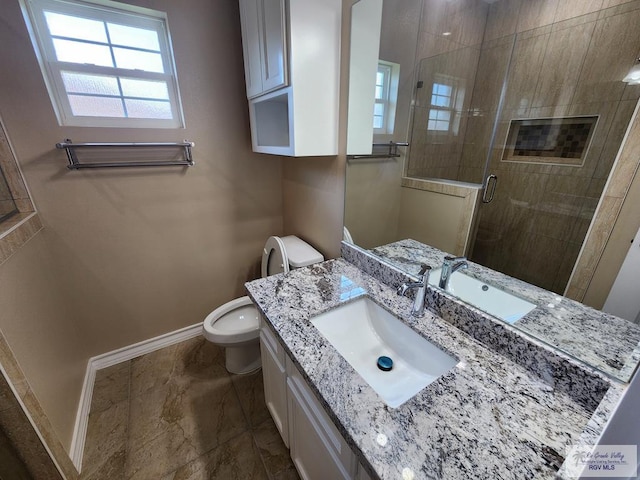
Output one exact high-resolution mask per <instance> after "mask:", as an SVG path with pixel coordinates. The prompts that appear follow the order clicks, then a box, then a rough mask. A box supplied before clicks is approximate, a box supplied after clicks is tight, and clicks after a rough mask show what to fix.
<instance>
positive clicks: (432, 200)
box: [398, 178, 479, 256]
mask: <svg viewBox="0 0 640 480" xmlns="http://www.w3.org/2000/svg"><path fill="white" fill-rule="evenodd" d="M401 191H402V193H401V195H402V196H401V202H402V209H401V210H400V217H399V221H398V237H399V238H412V239H414V240H418V241H419V242H422V243H426V244H427V245H433V246H434V247H436V248H439V249H440V250H444V251H445V252H449V253H452V254H454V255H459V256H461V255H467V254H468V251H469V248H471V237H472V235H473V226H474V225H473V221H474V215H475V213H474V212H475V210H476V208H477V204H478V200H479V190H478V189H477V188H472V187H470V186H465V185H461V184H459V185H454V184H450V183H446V182H431V181H423V180H417V179H410V178H404V179H403V180H402V189H401Z"/></svg>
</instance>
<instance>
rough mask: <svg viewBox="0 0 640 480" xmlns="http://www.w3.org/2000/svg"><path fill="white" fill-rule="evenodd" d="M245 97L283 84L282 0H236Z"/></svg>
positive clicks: (283, 31) (254, 95) (284, 18)
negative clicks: (242, 55)
mask: <svg viewBox="0 0 640 480" xmlns="http://www.w3.org/2000/svg"><path fill="white" fill-rule="evenodd" d="M240 24H241V27H242V38H243V41H242V46H243V53H244V69H245V77H246V83H247V97H248V98H253V97H256V96H258V95H262V94H263V93H267V92H270V91H271V90H275V89H277V88H281V87H284V86H286V85H287V46H286V39H287V35H286V11H285V0H240Z"/></svg>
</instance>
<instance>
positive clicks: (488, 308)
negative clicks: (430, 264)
mask: <svg viewBox="0 0 640 480" xmlns="http://www.w3.org/2000/svg"><path fill="white" fill-rule="evenodd" d="M440 271H441V269H440V268H439V269H437V270H432V271H431V275H430V276H429V284H430V285H434V286H438V282H439V281H440ZM447 292H448V293H451V294H452V295H454V296H456V297H457V298H459V299H460V300H462V301H463V302H466V303H469V304H471V305H473V306H474V307H477V308H479V309H480V310H482V311H484V312H487V313H488V314H489V315H493V316H494V317H497V318H499V319H501V320H504V321H505V322H507V323H514V322H516V321H517V320H520V319H521V318H522V317H524V316H525V315H526V314H527V313H529V312H530V311H531V310H533V309H534V308H536V306H535V304H533V303H531V302H527V301H526V300H523V299H521V298H519V297H516V296H515V295H511V294H510V293H507V292H505V291H504V290H500V289H499V288H496V287H493V286H491V285H488V284H486V283H484V282H482V281H481V280H477V279H475V278H473V277H470V276H468V275H465V274H464V273H462V272H459V271H458V272H455V273H454V274H453V275H451V277H450V278H449V286H448V287H447Z"/></svg>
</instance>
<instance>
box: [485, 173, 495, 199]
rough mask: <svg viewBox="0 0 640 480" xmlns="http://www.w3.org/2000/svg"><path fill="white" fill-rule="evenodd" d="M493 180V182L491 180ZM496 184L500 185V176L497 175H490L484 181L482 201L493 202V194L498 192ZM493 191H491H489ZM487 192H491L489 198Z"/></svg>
mask: <svg viewBox="0 0 640 480" xmlns="http://www.w3.org/2000/svg"><path fill="white" fill-rule="evenodd" d="M491 180H493V182H491ZM490 184H491V190H489V185H490ZM496 185H498V177H497V176H496V175H489V176H488V177H487V180H486V181H485V182H484V190H483V192H482V203H491V200H493V195H494V194H495V193H496ZM489 192H491V193H489ZM487 193H489V195H488V197H489V198H487Z"/></svg>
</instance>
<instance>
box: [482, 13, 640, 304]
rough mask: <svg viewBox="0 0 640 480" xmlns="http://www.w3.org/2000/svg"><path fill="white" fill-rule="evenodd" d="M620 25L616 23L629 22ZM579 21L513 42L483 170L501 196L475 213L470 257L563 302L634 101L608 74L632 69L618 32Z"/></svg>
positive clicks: (636, 43)
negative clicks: (494, 178) (621, 50)
mask: <svg viewBox="0 0 640 480" xmlns="http://www.w3.org/2000/svg"><path fill="white" fill-rule="evenodd" d="M622 17H624V16H622V15H621V16H619V17H616V18H615V20H616V22H625V21H631V20H625V19H624V18H622ZM583 20H584V21H583V22H582V23H580V22H576V24H575V25H572V26H567V27H566V28H562V29H560V28H559V27H558V28H557V29H556V28H552V29H551V30H549V29H545V28H539V29H534V30H531V31H527V32H523V33H519V34H517V35H516V37H515V43H514V44H513V49H512V53H511V56H510V59H509V61H508V68H507V74H506V75H505V77H504V78H505V83H504V84H503V86H502V97H503V98H502V99H501V102H500V103H501V105H500V107H501V108H499V109H498V111H497V112H496V114H495V115H496V116H495V122H496V123H495V125H494V131H493V135H492V140H491V144H490V147H489V149H488V152H489V154H488V161H487V167H486V169H485V177H486V175H488V174H489V173H491V174H494V175H496V176H497V179H498V180H497V185H496V189H495V195H494V198H493V200H492V201H491V202H490V203H483V204H482V205H481V207H480V209H479V217H478V222H477V225H478V228H477V233H476V239H475V242H474V244H473V248H472V250H471V252H470V258H471V259H472V260H473V261H475V262H477V263H480V264H482V265H485V266H487V267H489V268H492V269H494V270H498V271H501V272H504V273H506V274H508V275H511V276H513V277H516V278H519V279H521V280H524V281H526V282H528V283H532V284H534V285H538V286H540V287H542V288H545V289H547V290H551V291H554V292H557V293H559V294H563V293H564V291H565V288H566V286H567V283H568V280H569V277H570V276H571V272H572V270H573V267H574V264H575V262H576V259H577V257H578V255H579V253H580V249H581V246H582V243H583V242H584V239H585V236H586V233H587V230H588V228H589V225H590V223H591V220H592V218H593V215H594V213H595V210H596V207H597V205H598V202H599V199H600V196H601V195H602V192H603V190H604V186H605V183H606V181H607V178H608V176H609V173H610V170H611V167H612V165H613V163H614V160H615V158H616V155H617V152H618V150H619V148H620V145H621V143H622V139H623V137H624V134H625V131H626V128H627V125H628V123H629V121H630V119H631V116H632V114H633V110H634V108H635V105H636V103H637V98H638V92H637V89H634V87H629V86H628V85H627V84H625V83H623V82H622V81H621V80H622V77H623V76H624V75H617V74H616V73H614V74H612V73H610V70H621V71H622V70H624V69H625V68H627V67H626V66H624V65H626V63H628V62H624V61H622V60H620V55H619V52H618V49H619V48H620V45H618V46H617V47H616V50H615V51H613V49H612V48H611V45H616V44H617V43H618V41H613V42H612V39H615V38H617V37H616V35H618V32H619V30H617V29H618V28H620V25H617V23H616V22H613V21H611V19H609V21H608V22H607V21H603V20H598V19H597V18H595V17H593V18H587V17H585V18H584V19H583ZM614 23H616V25H614ZM594 32H597V35H596V34H595V33H594ZM636 37H637V36H636ZM585 39H590V41H585ZM627 40H628V39H625V40H624V41H622V42H621V44H622V45H623V46H624V48H627V46H626V43H625V42H626V41H627ZM629 43H633V45H630V46H629V48H628V50H629V51H630V52H637V51H638V50H639V49H640V37H637V38H636V39H634V40H633V41H631V40H630V41H629ZM634 55H635V53H632V55H631V57H633V56H634ZM496 58H497V57H496ZM602 58H604V59H605V61H603V60H602ZM496 61H501V62H503V63H504V59H501V60H500V59H498V60H496ZM618 64H624V65H618ZM483 68H486V69H491V65H488V66H487V65H483V64H482V62H481V64H480V66H479V69H483ZM594 70H595V71H594ZM479 76H480V77H481V73H479ZM618 76H619V78H617V77H618ZM612 77H614V78H612ZM475 89H476V91H478V90H479V89H481V85H479V84H478V82H477V81H476V86H475Z"/></svg>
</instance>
